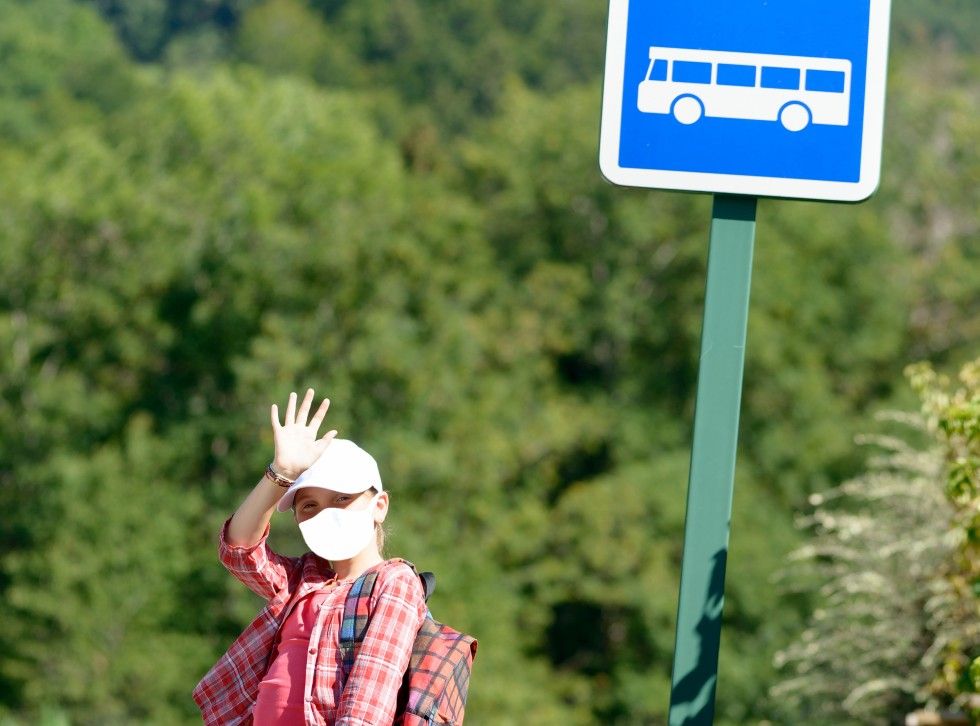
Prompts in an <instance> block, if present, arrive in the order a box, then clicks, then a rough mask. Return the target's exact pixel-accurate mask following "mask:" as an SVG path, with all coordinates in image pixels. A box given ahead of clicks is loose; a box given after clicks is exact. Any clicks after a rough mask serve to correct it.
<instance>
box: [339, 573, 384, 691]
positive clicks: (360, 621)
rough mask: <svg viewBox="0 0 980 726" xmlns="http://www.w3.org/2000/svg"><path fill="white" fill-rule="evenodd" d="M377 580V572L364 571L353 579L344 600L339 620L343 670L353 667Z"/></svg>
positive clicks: (369, 613) (348, 670) (346, 670)
mask: <svg viewBox="0 0 980 726" xmlns="http://www.w3.org/2000/svg"><path fill="white" fill-rule="evenodd" d="M377 580H378V572H377V570H374V571H373V572H365V573H364V574H363V575H361V576H360V577H358V578H357V579H356V580H354V584H353V585H351V586H350V591H349V592H348V593H347V599H346V600H344V618H343V620H341V621H340V657H341V665H342V667H343V672H344V673H345V674H346V673H350V671H351V669H352V668H353V667H354V656H355V650H356V648H357V645H358V644H359V643H361V642H362V641H363V640H364V633H365V632H367V627H368V620H369V619H370V616H371V593H373V592H374V584H375V582H377Z"/></svg>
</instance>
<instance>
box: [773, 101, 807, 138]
mask: <svg viewBox="0 0 980 726" xmlns="http://www.w3.org/2000/svg"><path fill="white" fill-rule="evenodd" d="M779 123H781V124H782V125H783V128H784V129H786V130H787V131H802V130H803V129H805V128H806V127H807V126H809V125H810V109H808V108H807V107H806V106H804V105H803V104H802V103H796V102H795V101H794V102H792V103H787V104H786V105H785V106H783V107H782V108H781V109H780V110H779Z"/></svg>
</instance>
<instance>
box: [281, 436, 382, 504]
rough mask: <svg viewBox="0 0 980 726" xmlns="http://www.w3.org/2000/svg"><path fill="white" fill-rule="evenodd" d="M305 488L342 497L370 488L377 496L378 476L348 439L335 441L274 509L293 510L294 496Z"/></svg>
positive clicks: (373, 463)
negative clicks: (316, 489)
mask: <svg viewBox="0 0 980 726" xmlns="http://www.w3.org/2000/svg"><path fill="white" fill-rule="evenodd" d="M306 487H318V488H320V489H330V490H331V491H335V492H343V493H344V494H360V493H361V492H365V491H367V490H368V489H370V488H371V487H374V488H375V489H377V490H378V491H379V492H380V491H383V489H382V488H381V472H379V471H378V462H376V461H375V460H374V457H373V456H371V455H370V454H369V453H368V452H366V451H365V450H364V449H362V448H361V447H360V446H358V445H357V444H355V443H354V442H353V441H348V440H347V439H334V440H333V441H331V442H330V445H329V446H327V448H326V450H324V452H323V453H322V454H320V458H319V459H317V460H316V461H315V462H313V466H311V467H310V468H309V469H307V470H306V471H304V472H303V473H302V474H301V475H300V477H299V479H297V480H296V481H294V482H293V483H292V484H291V485H290V487H289V489H287V490H286V493H285V494H283V495H282V497H280V498H279V503H278V504H277V505H276V509H278V510H279V511H280V512H285V511H286V510H288V509H289V508H290V507H291V506H293V499H295V498H296V492H297V491H298V490H300V489H304V488H306Z"/></svg>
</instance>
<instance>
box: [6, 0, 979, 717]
mask: <svg viewBox="0 0 980 726" xmlns="http://www.w3.org/2000/svg"><path fill="white" fill-rule="evenodd" d="M961 4H962V3H961ZM940 5H941V6H943V7H947V8H952V7H953V6H954V5H956V0H944V2H943V3H939V4H937V5H936V7H939V6H940ZM957 7H959V6H957ZM960 9H961V10H962V13H961V16H960V18H959V22H948V21H947V20H946V19H945V17H944V16H943V15H942V13H940V12H938V11H935V10H934V9H933V6H932V5H928V6H927V5H926V4H925V3H905V4H897V5H896V8H895V17H896V29H897V33H896V39H897V40H896V42H895V43H894V44H893V53H892V74H891V80H890V88H889V116H888V127H887V133H886V150H885V170H884V182H883V185H882V189H881V190H880V192H879V194H878V195H877V196H876V198H875V199H874V200H872V201H871V202H869V203H867V204H864V205H860V206H834V207H829V206H827V205H819V204H809V203H800V202H775V201H764V202H763V203H762V204H761V205H760V215H759V235H758V237H759V239H758V242H757V250H756V273H755V276H754V277H755V279H754V291H753V298H752V306H751V311H750V323H749V341H750V343H749V346H748V350H747V366H746V376H745V393H744V398H743V401H744V406H743V409H744V412H743V415H742V439H741V440H742V448H741V452H740V459H739V471H738V480H737V483H736V496H735V510H734V512H733V529H732V542H731V557H730V558H729V567H728V570H729V573H728V583H727V591H726V600H727V602H726V609H725V613H724V618H725V631H724V632H725V637H724V642H723V647H722V655H721V664H720V669H721V673H720V687H719V692H718V699H719V700H718V710H717V712H718V723H719V724H746V723H754V722H759V721H761V720H764V719H771V720H776V719H777V718H780V717H783V716H785V713H786V712H785V710H784V706H785V705H786V704H785V703H783V702H779V701H776V702H773V701H770V700H768V699H767V698H766V692H767V689H768V686H769V685H770V683H771V682H772V680H773V679H774V677H775V675H774V669H773V666H772V657H773V654H774V653H775V652H776V651H777V650H778V649H779V648H780V647H785V645H786V643H787V642H788V641H789V639H790V638H791V635H792V633H793V632H794V631H795V630H796V629H797V628H798V627H799V624H800V621H801V618H802V617H804V615H805V614H806V613H807V612H808V610H809V608H810V605H811V602H810V601H811V599H812V593H810V592H807V591H802V592H792V593H779V592H778V591H777V590H776V589H775V588H773V587H772V586H771V578H772V576H773V573H774V572H775V571H776V570H777V569H778V568H779V566H780V564H781V562H782V559H783V557H784V555H785V554H786V553H787V552H789V551H791V550H792V549H794V547H796V546H798V544H799V542H800V536H801V535H800V534H798V533H797V532H795V531H794V529H793V526H792V519H793V512H794V510H795V509H796V508H798V507H800V506H801V505H803V503H804V502H805V501H806V497H807V495H808V494H811V493H812V492H814V491H820V490H823V489H826V488H827V487H828V486H830V485H831V484H832V483H833V482H838V481H842V480H845V479H847V478H848V477H851V476H854V475H855V474H856V473H857V472H858V471H860V469H861V466H862V461H861V459H860V456H859V454H858V453H857V452H855V450H854V447H853V436H854V435H855V434H856V433H857V432H859V431H862V430H865V429H866V427H867V423H866V422H867V420H868V416H869V415H870V412H872V411H873V410H875V409H877V408H880V407H882V406H885V405H888V406H893V405H894V404H895V403H896V402H897V403H903V404H904V403H908V402H909V400H910V398H911V397H910V394H908V393H907V389H906V387H905V386H904V385H903V383H902V370H903V368H904V367H905V366H906V365H907V364H908V363H909V362H911V361H914V360H919V359H929V360H931V361H934V362H935V363H936V365H937V366H939V367H942V368H946V367H949V366H951V365H955V364H957V363H959V362H962V361H964V360H966V359H968V358H971V357H973V356H975V355H976V341H977V340H978V339H980V329H978V327H977V326H978V325H980V300H978V290H980V279H978V275H980V264H977V263H978V260H977V256H978V254H980V249H978V245H977V244H976V239H977V231H978V230H977V217H976V209H977V207H978V201H980V200H978V198H977V194H978V189H980V152H978V149H980V143H978V142H980V122H978V118H980V117H978V114H977V113H976V109H977V107H978V94H980V85H978V84H977V81H976V78H977V77H978V74H977V60H976V57H975V55H971V54H970V53H969V52H968V51H969V48H970V47H971V46H970V43H971V41H972V39H975V37H977V33H975V32H973V33H971V32H969V30H970V29H971V28H972V29H973V31H975V30H976V29H977V22H976V20H975V19H974V20H971V18H973V17H975V16H971V15H970V12H971V7H970V6H969V5H967V6H965V7H963V8H960ZM0 13H2V17H3V18H4V22H3V24H0V54H2V57H3V59H4V61H5V64H4V66H5V73H4V76H3V78H2V79H0V111H2V113H0V159H2V160H3V167H2V168H3V170H4V173H3V174H2V175H0V209H2V210H3V214H2V215H0V344H2V345H3V348H4V350H6V351H7V355H5V356H3V357H0V401H2V405H0V510H2V511H3V512H4V516H3V517H2V518H0V596H2V598H3V602H4V611H3V617H2V618H0V653H2V655H0V723H3V724H13V723H50V724H63V723H75V724H107V723H109V724H111V723H134V722H137V723H179V722H187V723H192V722H194V720H195V714H196V711H195V709H194V706H193V704H192V702H191V700H190V691H191V689H192V687H193V685H194V683H195V682H196V680H197V679H198V678H199V677H200V676H201V675H202V674H203V672H204V671H205V670H206V669H207V667H208V666H209V665H210V663H211V662H213V660H214V659H215V658H216V657H217V656H218V655H219V654H220V653H221V652H222V651H223V649H224V648H225V647H226V646H227V644H228V642H229V641H230V640H231V639H232V638H234V637H235V636H236V635H237V634H238V632H239V631H240V629H241V628H242V627H243V625H244V624H245V623H247V622H248V620H249V619H250V618H251V617H252V616H254V613H255V612H256V610H257V608H258V606H259V603H258V602H257V601H256V600H255V599H254V598H253V597H252V596H251V595H249V594H248V593H246V592H243V589H242V588H240V587H239V586H237V585H236V584H235V583H234V582H233V581H232V580H231V578H229V577H227V576H226V574H225V573H224V572H223V571H222V570H221V569H220V567H219V566H218V565H217V563H216V561H215V551H214V547H215V537H216V533H217V530H218V527H219V526H220V523H221V521H222V520H223V519H224V518H225V517H227V516H228V514H229V513H230V512H231V511H233V509H234V507H235V506H236V505H237V503H238V502H239V501H240V499H241V498H242V496H243V495H244V494H245V493H246V492H247V491H248V490H249V488H250V487H251V486H252V482H253V481H254V480H255V479H257V478H258V475H259V474H260V473H261V471H262V468H263V467H264V465H265V464H266V463H267V462H268V459H269V457H270V455H271V437H270V435H269V432H268V431H266V421H267V406H268V405H269V404H270V403H272V402H275V401H279V402H282V401H283V400H284V398H285V397H286V396H287V395H288V393H289V391H290V390H294V389H299V388H301V387H305V386H308V385H309V386H313V387H315V388H316V389H317V390H318V392H320V393H323V394H326V395H329V396H330V398H331V399H332V401H333V406H332V409H331V414H330V425H331V426H333V427H336V428H338V429H340V431H341V432H342V433H343V434H344V435H345V436H348V437H350V438H354V439H355V440H358V441H359V442H361V443H362V444H363V445H365V446H366V447H367V448H368V449H369V450H370V451H372V453H374V454H375V455H376V456H377V457H378V459H379V461H380V462H381V467H382V471H383V472H384V476H385V481H386V485H388V486H389V488H390V490H391V493H392V500H393V513H392V518H391V524H392V534H391V539H390V547H389V549H390V551H391V552H392V553H395V554H402V555H405V556H407V557H409V558H411V559H414V560H416V561H417V562H418V563H419V564H420V565H421V566H423V567H425V568H427V569H432V570H435V571H436V572H437V573H438V574H439V578H440V588H439V591H438V592H437V593H436V595H435V598H434V603H433V607H434V609H435V611H436V612H437V613H438V615H439V616H440V617H442V618H443V619H445V620H446V621H447V622H450V623H452V624H454V625H456V626H457V627H460V628H463V629H465V630H468V631H469V632H472V633H474V634H475V635H477V637H479V638H480V641H481V645H480V658H479V659H478V660H477V665H476V672H475V678H474V688H473V694H472V701H471V703H470V707H469V708H468V713H469V719H468V721H467V723H470V722H471V721H472V723H474V724H477V725H478V724H481V723H494V724H510V723H514V724H517V723H522V724H523V723H534V724H591V723H623V724H633V723H649V724H662V723H664V718H665V711H666V706H667V688H668V685H667V684H668V682H669V668H670V661H671V651H672V647H673V622H674V611H675V608H676V591H677V583H676V578H677V571H678V565H679V561H680V547H681V538H682V531H683V516H684V488H685V482H686V477H687V464H688V457H689V435H690V429H691V423H692V422H691V418H692V414H693V401H694V384H695V380H696V375H697V350H698V337H699V332H700V324H701V313H702V305H703V295H704V271H705V253H706V237H707V228H708V221H709V219H710V200H709V199H708V198H707V197H704V196H697V195H681V194H667V193H650V192H641V191H636V190H625V189H619V188H614V187H612V186H610V185H608V184H606V183H605V182H604V181H602V179H601V177H600V175H599V173H598V170H597V164H596V139H597V138H598V115H599V114H598V109H599V94H600V88H599V86H600V83H599V74H600V73H601V67H602V50H603V44H604V41H605V37H604V29H605V14H606V6H605V5H604V4H602V3H598V4H597V3H586V2H582V1H580V0H574V1H570V2H560V3H545V4H539V5H533V6H532V5H527V4H520V3H513V2H503V1H502V0H483V1H482V2H476V1H475V0H462V1H460V0H457V2H454V3H448V2H444V1H442V0H428V1H424V0H399V1H398V2H390V1H388V0H385V1H382V0H360V1H359V2H357V3H355V2H348V1H346V0H310V1H309V2H304V1H303V0H266V1H265V2H260V1H259V0H207V1H206V2H200V1H195V2H190V1H188V0H140V1H139V2H120V1H117V0H89V1H82V0H79V1H78V2H71V1H70V0H30V1H27V0H0ZM970 23H972V25H970ZM114 33H115V37H114ZM945 38H949V39H950V40H943V39H945ZM273 541H274V544H275V545H276V546H278V547H280V548H282V549H284V550H286V551H289V552H296V551H297V550H298V549H299V548H300V547H301V541H300V539H299V537H298V533H297V531H296V529H295V528H294V527H290V526H288V524H285V523H277V524H276V525H275V526H274V528H273ZM930 677H931V676H930ZM777 722H778V721H777ZM783 722H801V720H800V719H799V718H796V717H793V716H790V717H789V721H783Z"/></svg>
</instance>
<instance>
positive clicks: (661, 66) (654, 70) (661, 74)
mask: <svg viewBox="0 0 980 726" xmlns="http://www.w3.org/2000/svg"><path fill="white" fill-rule="evenodd" d="M647 80H648V81H666V80H667V61H665V60H664V59H663V58H658V59H657V60H651V61H650V71H649V73H647Z"/></svg>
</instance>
